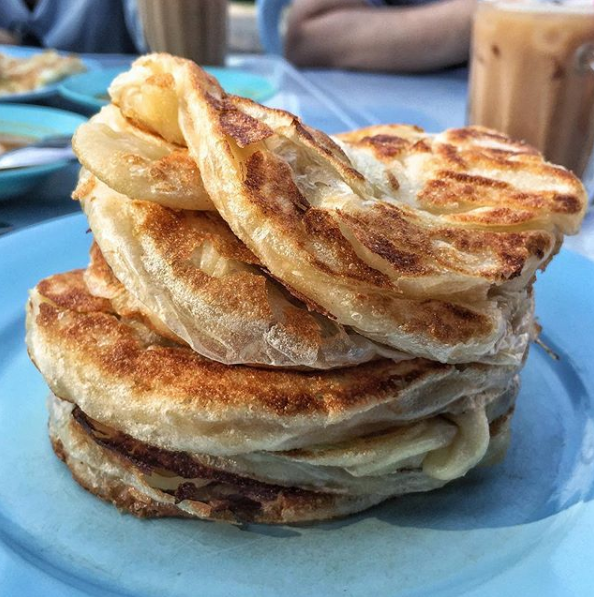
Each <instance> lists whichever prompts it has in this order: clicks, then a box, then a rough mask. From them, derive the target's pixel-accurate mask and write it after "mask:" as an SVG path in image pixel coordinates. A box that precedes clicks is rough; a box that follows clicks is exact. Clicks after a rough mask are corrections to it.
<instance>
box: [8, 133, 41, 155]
mask: <svg viewBox="0 0 594 597" xmlns="http://www.w3.org/2000/svg"><path fill="white" fill-rule="evenodd" d="M36 140H37V139H36V138H35V137H26V136H24V135H13V134H9V133H0V155H2V154H3V153H6V152H7V151H12V150H13V149H18V148H19V147H25V145H30V144H31V143H35V141H36Z"/></svg>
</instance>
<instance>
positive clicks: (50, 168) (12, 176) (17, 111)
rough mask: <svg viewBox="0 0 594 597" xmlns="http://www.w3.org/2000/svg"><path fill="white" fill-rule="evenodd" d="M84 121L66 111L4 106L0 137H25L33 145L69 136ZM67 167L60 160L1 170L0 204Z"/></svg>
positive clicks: (66, 162) (41, 107) (1, 111)
mask: <svg viewBox="0 0 594 597" xmlns="http://www.w3.org/2000/svg"><path fill="white" fill-rule="evenodd" d="M85 121H86V118H85V117H84V116H80V115H79V114H73V113H72V112H66V111H65V110H57V109H55V108H46V107H43V106H28V105H21V104H3V105H2V107H1V108H0V137H1V136H2V135H14V136H15V137H28V138H30V139H31V141H32V142H33V141H37V140H40V139H42V138H43V137H49V136H54V135H72V134H73V133H74V131H75V130H76V128H77V127H78V126H79V125H80V124H82V123H83V122H85ZM0 143H1V138H0ZM67 164H68V161H67V160H60V161H57V162H54V163H52V164H45V165H43V166H32V167H30V168H15V169H14V170H0V201H1V200H3V199H9V198H12V197H15V196H17V195H21V194H22V193H24V192H25V191H27V190H28V189H31V188H33V187H34V186H35V185H37V184H38V183H40V182H42V181H43V179H44V178H45V177H47V176H49V175H50V174H52V173H54V172H57V171H58V170H60V169H62V168H64V167H65V166H66V165H67Z"/></svg>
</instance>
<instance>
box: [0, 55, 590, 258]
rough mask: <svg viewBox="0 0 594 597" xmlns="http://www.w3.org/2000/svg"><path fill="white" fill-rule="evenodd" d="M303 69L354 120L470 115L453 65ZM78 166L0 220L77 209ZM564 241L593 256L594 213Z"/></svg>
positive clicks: (461, 77) (7, 205) (106, 60)
mask: <svg viewBox="0 0 594 597" xmlns="http://www.w3.org/2000/svg"><path fill="white" fill-rule="evenodd" d="M84 57H87V58H92V59H94V60H97V61H98V62H99V63H100V64H101V65H102V66H103V67H104V68H111V67H119V66H125V65H127V64H129V63H130V62H131V60H133V58H134V57H133V56H127V55H105V54H88V55H84ZM300 73H301V75H302V76H303V77H304V78H305V79H306V80H307V82H308V83H309V84H310V85H311V86H312V87H313V88H315V89H317V90H318V91H319V92H321V93H322V94H324V95H325V96H326V97H327V98H329V99H330V100H331V101H332V103H333V104H334V105H336V106H337V107H338V108H339V109H340V111H341V112H342V113H343V115H345V116H346V117H347V119H348V120H350V122H352V124H353V125H354V126H361V127H362V126H368V125H372V124H379V123H387V122H406V123H411V124H417V125H419V126H422V127H423V128H425V129H426V130H428V131H439V130H442V129H445V128H449V127H456V126H463V125H464V122H465V116H466V95H467V89H468V71H467V69H466V68H453V69H448V70H444V71H440V72H436V73H429V74H422V75H396V74H378V73H362V72H350V71H341V70H328V69H316V70H302V71H300ZM40 103H44V104H45V105H50V106H54V107H58V108H63V109H70V110H73V109H76V108H75V107H74V106H73V105H72V104H68V102H66V101H65V100H63V99H61V98H60V97H58V96H56V97H52V98H49V99H47V100H45V101H43V102H40ZM76 172H77V168H76V167H75V166H73V167H72V168H70V169H67V170H65V171H62V172H59V173H57V174H56V176H55V177H54V178H53V179H51V180H50V181H48V183H47V184H46V185H44V189H42V190H41V192H40V193H38V195H36V196H35V198H34V199H30V198H27V200H23V198H17V199H14V200H11V201H4V202H2V203H0V222H5V223H8V224H10V225H11V226H12V229H11V230H12V231H14V230H18V229H19V228H22V227H24V226H29V225H32V224H35V223H38V222H41V221H43V220H47V219H48V218H53V217H56V216H59V215H63V214H66V213H70V212H74V211H77V210H78V209H79V207H78V205H77V204H76V203H75V202H73V201H72V200H70V198H69V190H70V189H71V188H73V185H74V181H75V177H76ZM565 246H566V247H568V248H570V249H573V250H575V251H578V252H579V253H582V254H583V255H586V256H587V257H589V258H591V259H594V213H593V212H592V211H591V212H590V214H589V215H588V216H587V217H586V220H585V221H584V225H583V227H582V232H581V233H580V234H579V235H578V236H576V237H572V238H568V239H566V241H565Z"/></svg>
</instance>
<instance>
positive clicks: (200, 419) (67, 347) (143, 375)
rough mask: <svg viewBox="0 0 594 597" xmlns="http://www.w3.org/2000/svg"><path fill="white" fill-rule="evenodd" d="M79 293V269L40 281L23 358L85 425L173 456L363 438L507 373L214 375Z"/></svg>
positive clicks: (492, 385)
mask: <svg viewBox="0 0 594 597" xmlns="http://www.w3.org/2000/svg"><path fill="white" fill-rule="evenodd" d="M84 295H85V289H84V281H83V273H82V272H81V271H75V272H70V273H67V274H61V275H57V276H53V277H51V278H48V279H47V280H46V281H44V282H43V283H42V284H40V285H39V286H38V287H37V289H36V290H34V291H33V293H32V298H31V302H30V305H29V313H28V336H27V342H28V347H29V352H30V355H31V358H32V360H33V361H34V363H35V364H36V365H37V367H38V368H39V369H40V371H41V372H42V373H43V375H44V376H45V377H46V379H47V381H48V383H49V384H50V386H51V389H52V391H53V392H54V393H55V394H56V395H58V396H60V397H62V398H64V399H66V400H69V401H71V402H76V403H78V404H79V406H80V407H81V408H82V409H83V410H84V412H86V413H88V415H89V416H91V417H92V418H94V419H96V420H98V421H100V422H102V423H104V424H106V425H109V426H112V427H115V428H117V429H120V430H122V431H124V432H126V433H129V434H130V435H132V436H134V437H137V438H138V439H141V440H142V441H146V442H147V443H149V444H152V445H157V446H161V447H167V446H168V445H171V444H170V442H174V444H175V445H176V446H177V447H176V448H175V449H178V450H182V451H188V450H189V451H196V452H207V453H211V454H217V453H221V454H223V453H236V454H237V453H241V452H246V451H253V450H256V449H262V448H263V447H265V449H269V450H275V449H276V450H279V449H285V448H292V447H298V446H300V445H307V444H308V443H311V438H312V437H319V436H320V434H322V435H323V436H324V437H325V438H327V439H331V438H344V437H350V436H353V434H354V433H356V432H357V431H359V433H360V432H361V431H360V430H361V428H362V427H360V428H359V429H358V430H357V429H355V428H352V427H351V426H348V425H346V426H345V425H344V424H343V423H344V422H345V421H348V420H350V419H351V418H352V417H355V416H357V417H359V422H360V425H361V426H363V427H365V428H370V429H374V428H375V429H377V428H382V427H384V428H385V427H386V426H390V425H393V424H394V422H395V421H399V420H400V421H406V420H411V419H415V418H418V417H421V416H425V414H426V413H428V412H439V411H440V410H443V409H445V408H447V407H448V405H449V404H450V403H453V402H455V401H457V400H459V399H461V398H462V397H463V396H470V395H474V394H477V393H481V392H484V391H491V390H493V391H499V390H501V391H502V390H503V389H504V388H505V387H507V385H508V383H509V379H510V378H511V377H512V376H513V375H514V373H515V370H516V369H515V368H514V367H502V366H499V367H492V366H488V365H480V364H472V365H463V366H459V367H456V366H452V365H443V364H440V363H436V362H433V361H427V360H423V359H413V360H409V361H402V362H399V363H395V362H394V361H391V360H388V359H382V360H376V361H373V362H371V363H366V364H363V365H360V366H358V367H356V368H348V369H339V370H332V371H326V372H308V371H291V370H270V369H258V368H249V367H244V366H225V365H222V364H220V363H216V362H213V361H209V360H208V359H205V358H204V357H201V356H200V355H198V354H197V353H195V352H194V351H192V350H191V349H189V348H187V347H184V346H180V345H179V344H175V343H173V342H171V341H166V340H165V339H164V338H162V337H160V336H156V335H155V334H152V335H147V333H146V332H145V331H143V329H142V326H139V325H138V324H132V323H131V322H130V321H128V320H126V319H123V318H119V317H118V316H117V315H115V314H114V313H113V309H112V308H111V307H110V306H108V303H107V302H106V301H105V300H103V299H97V298H95V297H92V296H91V295H90V294H88V293H87V295H86V296H87V297H88V298H85V296H84ZM122 401H125V403H126V405H127V407H126V409H125V411H124V412H123V413H122V412H121V407H120V404H121V403H122ZM188 446H192V447H188ZM206 448H208V449H206ZM217 451H218V452H217Z"/></svg>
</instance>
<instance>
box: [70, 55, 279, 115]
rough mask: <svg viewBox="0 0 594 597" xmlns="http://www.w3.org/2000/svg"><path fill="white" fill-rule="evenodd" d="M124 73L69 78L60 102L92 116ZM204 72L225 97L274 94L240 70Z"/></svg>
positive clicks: (262, 98)
mask: <svg viewBox="0 0 594 597" xmlns="http://www.w3.org/2000/svg"><path fill="white" fill-rule="evenodd" d="M128 69H129V66H128V65H126V66H121V67H117V68H108V69H104V70H94V71H89V72H86V73H80V74H78V75H73V76H72V77H68V79H65V80H64V81H63V82H62V83H61V84H60V85H59V87H58V91H59V93H60V95H61V96H62V97H63V98H64V99H66V100H68V101H69V102H72V103H73V104H76V106H77V107H79V108H82V109H83V110H85V112H87V113H90V114H92V113H95V112H97V111H99V110H100V109H101V108H102V107H103V106H105V105H107V104H108V103H109V96H108V93H107V90H108V88H109V85H110V83H111V82H112V81H113V79H114V78H115V77H116V76H117V75H119V74H120V73H122V72H125V71H127V70H128ZM205 70H206V71H207V72H209V73H210V74H211V75H213V76H215V77H216V78H217V79H218V81H219V83H220V84H221V85H222V86H223V88H224V89H225V91H226V92H227V93H232V94H234V95H241V96H243V97H248V98H250V99H252V100H254V101H257V102H263V101H265V100H267V99H269V98H271V97H272V96H273V95H274V94H275V93H276V92H277V88H276V86H275V85H274V84H273V82H272V81H271V80H270V79H268V78H266V77H262V76H260V75H255V74H252V73H249V72H247V71H244V70H239V69H235V68H219V67H210V66H207V67H206V68H205Z"/></svg>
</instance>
